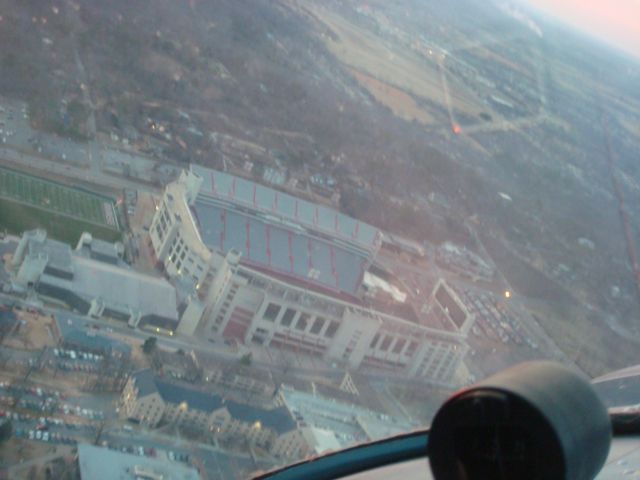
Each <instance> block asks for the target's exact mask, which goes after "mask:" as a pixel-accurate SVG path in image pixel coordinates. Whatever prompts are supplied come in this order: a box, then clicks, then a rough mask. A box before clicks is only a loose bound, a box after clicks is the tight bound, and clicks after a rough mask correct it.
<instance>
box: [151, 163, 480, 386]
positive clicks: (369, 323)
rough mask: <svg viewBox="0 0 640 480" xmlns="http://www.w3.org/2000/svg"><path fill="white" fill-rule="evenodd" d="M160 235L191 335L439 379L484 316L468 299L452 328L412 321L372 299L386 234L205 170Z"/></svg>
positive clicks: (154, 239) (161, 256)
mask: <svg viewBox="0 0 640 480" xmlns="http://www.w3.org/2000/svg"><path fill="white" fill-rule="evenodd" d="M150 234H151V243H152V246H153V249H154V252H155V255H156V257H157V260H158V261H159V262H161V264H162V265H164V268H165V270H166V273H167V275H168V276H169V277H171V278H173V279H175V280H179V281H180V282H181V283H184V281H185V280H189V281H190V284H191V285H192V286H193V290H192V292H191V294H190V296H189V298H188V301H187V302H186V304H185V305H184V311H183V314H182V318H181V322H180V325H179V327H178V331H179V332H181V333H183V334H188V335H197V336H199V337H203V338H210V339H216V338H220V337H224V338H234V339H237V340H238V341H240V342H242V343H245V344H257V345H262V346H265V347H270V348H278V349H289V350H293V351H296V352H299V353H304V354H307V355H314V356H317V357H321V358H323V359H325V360H326V361H328V362H337V363H339V364H341V365H344V366H347V367H349V368H351V369H357V368H360V367H363V368H375V369H384V370H388V371H392V372H401V373H403V374H405V375H408V376H416V377H423V378H425V379H427V380H429V381H432V382H435V383H439V384H448V383H449V382H450V381H451V378H452V376H453V373H454V372H455V370H456V368H457V366H458V364H459V362H460V361H461V360H462V358H463V356H464V355H465V353H466V351H467V346H466V342H465V339H466V334H467V332H468V330H469V328H470V327H471V323H472V322H473V318H472V316H471V315H469V314H468V312H467V311H466V309H464V305H462V304H460V305H461V311H462V312H463V317H456V319H455V321H446V315H445V321H443V319H442V318H431V317H432V316H431V315H429V314H428V315H425V318H424V319H419V318H417V316H414V317H413V318H400V317H398V316H394V315H391V314H388V313H384V312H382V311H377V310H375V309H374V308H372V307H371V306H370V305H368V304H367V303H366V302H365V300H364V295H363V291H362V279H363V277H364V274H365V272H366V271H367V268H368V266H369V265H370V264H371V262H372V261H373V259H374V258H375V255H376V254H377V252H378V249H379V248H380V244H381V237H382V236H381V235H380V232H378V231H377V230H376V229H375V228H373V227H371V226H369V225H366V224H363V223H361V222H358V221H357V220H354V219H352V218H349V217H346V216H345V215H343V214H340V213H337V212H334V211H332V210H330V209H327V208H326V207H318V206H315V205H313V204H311V203H309V202H306V201H303V200H300V199H296V198H295V197H291V196H289V195H286V194H283V193H281V192H277V191H275V190H272V189H269V188H266V187H264V186H260V185H257V184H254V183H253V182H249V181H247V180H244V179H240V178H235V177H232V176H230V175H228V174H224V173H221V172H217V171H214V170H209V169H205V168H203V167H195V166H194V167H192V169H191V171H188V172H186V171H185V172H183V173H182V174H181V175H180V178H179V179H178V180H177V181H176V182H174V183H171V184H170V185H168V186H167V188H166V191H165V194H164V197H163V199H162V201H161V202H160V204H159V205H158V207H157V213H156V215H155V217H154V219H153V222H152V224H151V229H150ZM450 293H451V294H452V295H454V296H455V294H454V293H452V292H450ZM446 313H447V312H446V311H445V314H446ZM432 320H433V321H432Z"/></svg>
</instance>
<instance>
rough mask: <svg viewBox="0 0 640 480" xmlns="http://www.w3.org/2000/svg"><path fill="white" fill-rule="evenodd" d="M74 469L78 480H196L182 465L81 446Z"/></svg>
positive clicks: (196, 476)
mask: <svg viewBox="0 0 640 480" xmlns="http://www.w3.org/2000/svg"><path fill="white" fill-rule="evenodd" d="M78 466H79V468H80V478H81V480H94V479H96V478H99V479H101V480H129V479H130V480H135V479H139V478H164V479H172V480H199V479H200V476H199V475H198V472H197V471H196V470H195V469H193V468H190V467H187V466H186V465H185V464H182V463H178V462H169V461H168V460H160V459H158V458H150V457H140V456H137V455H131V454H128V453H122V452H119V451H117V450H109V449H107V448H102V447H96V446H93V445H88V444H84V443H81V444H79V445H78Z"/></svg>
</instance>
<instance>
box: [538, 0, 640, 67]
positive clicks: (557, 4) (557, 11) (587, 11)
mask: <svg viewBox="0 0 640 480" xmlns="http://www.w3.org/2000/svg"><path fill="white" fill-rule="evenodd" d="M527 1H528V3H530V4H532V5H533V6H535V7H538V8H539V9H540V10H542V11H544V12H546V13H548V14H550V15H553V16H555V17H557V18H559V19H561V20H563V21H565V22H566V23H568V24H570V25H572V26H574V27H576V28H578V29H580V30H582V31H584V32H586V33H588V34H590V35H592V36H595V37H597V38H599V39H601V40H603V41H605V42H607V43H609V44H611V45H614V46H615V47H618V48H621V49H623V50H625V51H626V52H628V53H631V54H632V55H634V56H636V57H638V58H640V0H527Z"/></svg>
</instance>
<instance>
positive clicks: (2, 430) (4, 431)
mask: <svg viewBox="0 0 640 480" xmlns="http://www.w3.org/2000/svg"><path fill="white" fill-rule="evenodd" d="M12 431H13V426H12V425H11V420H5V421H4V422H2V424H0V443H4V442H6V441H7V440H9V439H10V438H11V432H12Z"/></svg>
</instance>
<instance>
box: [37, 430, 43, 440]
mask: <svg viewBox="0 0 640 480" xmlns="http://www.w3.org/2000/svg"><path fill="white" fill-rule="evenodd" d="M36 440H42V431H41V430H36Z"/></svg>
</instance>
